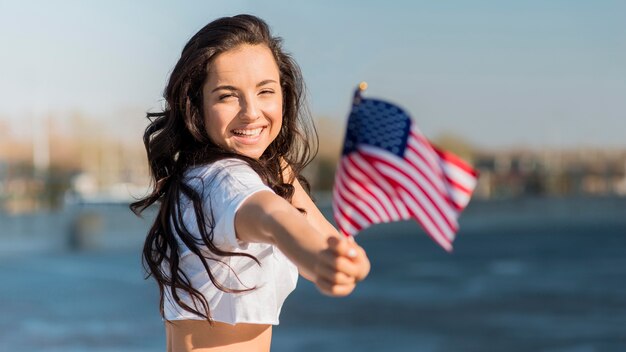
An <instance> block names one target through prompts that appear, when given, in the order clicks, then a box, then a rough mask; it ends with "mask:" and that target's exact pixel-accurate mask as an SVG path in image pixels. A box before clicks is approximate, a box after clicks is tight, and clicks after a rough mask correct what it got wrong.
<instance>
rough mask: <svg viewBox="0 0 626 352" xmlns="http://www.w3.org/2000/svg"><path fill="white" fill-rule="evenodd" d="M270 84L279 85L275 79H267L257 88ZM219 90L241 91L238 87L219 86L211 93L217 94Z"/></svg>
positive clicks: (258, 84)
mask: <svg viewBox="0 0 626 352" xmlns="http://www.w3.org/2000/svg"><path fill="white" fill-rule="evenodd" d="M270 83H276V84H278V82H276V81H275V80H273V79H266V80H263V81H261V82H259V83H257V85H256V87H257V88H259V87H262V86H264V85H266V84H270ZM218 90H230V91H237V90H239V89H237V88H236V87H234V86H229V85H223V86H217V87H215V88H214V89H213V90H212V91H211V93H215V92H217V91H218Z"/></svg>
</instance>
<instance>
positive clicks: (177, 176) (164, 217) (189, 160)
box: [130, 15, 317, 322]
mask: <svg viewBox="0 0 626 352" xmlns="http://www.w3.org/2000/svg"><path fill="white" fill-rule="evenodd" d="M243 44H250V45H265V46H267V47H268V48H269V49H270V50H271V52H272V54H273V56H274V59H275V60H276V63H277V65H278V68H279V75H280V85H281V88H282V94H283V111H282V113H283V119H282V126H281V129H280V132H279V134H278V136H277V137H276V139H275V140H274V141H273V142H272V143H271V144H270V145H269V146H268V148H267V149H266V150H265V152H264V153H263V154H262V155H261V157H260V158H259V159H258V160H256V159H252V158H249V157H246V156H243V155H238V154H235V153H233V152H230V151H228V150H225V149H223V148H221V147H220V146H218V145H217V144H216V143H213V142H212V141H211V140H210V138H209V136H208V134H207V132H206V130H205V126H204V116H203V108H202V104H203V96H202V86H203V85H204V83H205V81H206V79H207V76H208V70H209V68H210V66H211V63H212V61H213V60H214V59H215V57H217V56H218V55H219V54H221V53H224V52H226V51H229V50H232V49H235V48H237V47H238V46H240V45H243ZM281 45H282V40H281V38H279V37H276V36H272V34H271V33H270V30H269V27H268V25H267V24H266V23H265V22H264V21H263V20H261V19H260V18H258V17H255V16H251V15H237V16H234V17H223V18H219V19H217V20H215V21H213V22H211V23H209V24H207V25H206V26H205V27H204V28H202V29H200V31H198V33H196V34H195V35H194V36H193V37H191V39H190V40H189V42H188V43H187V44H186V45H185V47H184V48H183V51H182V54H181V56H180V59H179V60H178V62H177V63H176V66H175V67H174V69H173V71H172V73H171V75H170V78H169V81H168V84H167V86H166V88H165V91H164V98H165V103H164V109H163V111H161V112H157V113H148V114H147V117H148V119H149V121H150V123H149V125H148V127H147V128H146V130H145V132H144V135H143V142H144V145H145V148H146V152H147V156H148V162H149V165H150V173H151V180H152V186H151V192H150V193H149V194H148V195H147V196H145V197H144V198H142V199H139V200H138V201H136V202H134V203H132V204H131V205H130V208H131V210H132V211H133V212H134V213H135V214H137V215H140V214H141V213H142V212H143V211H144V210H145V209H146V208H148V207H150V206H151V205H153V204H155V203H158V205H159V209H158V213H157V216H156V218H155V221H154V223H153V224H152V226H151V228H150V230H149V231H148V234H147V236H146V241H145V244H144V247H143V264H144V268H145V269H146V272H147V277H146V278H148V277H150V276H152V277H153V278H154V279H155V280H156V282H157V284H158V287H159V293H160V311H161V315H162V316H163V317H164V308H163V307H164V306H163V303H164V299H165V289H166V286H167V287H170V288H171V292H172V299H173V300H174V301H175V302H176V303H177V304H178V305H180V306H181V307H182V308H183V309H185V310H187V311H189V312H192V313H194V314H197V315H199V316H202V317H203V318H205V319H206V320H207V321H209V322H211V315H210V311H209V305H208V302H207V300H206V298H205V297H204V296H203V295H202V293H201V292H200V291H198V290H197V289H196V288H195V287H192V285H191V282H190V280H189V278H188V277H187V276H186V274H185V272H184V271H182V270H181V269H180V257H179V249H180V248H179V244H178V241H177V237H178V238H180V240H181V241H182V242H183V243H184V244H185V245H186V246H187V247H188V248H189V249H190V250H191V252H193V253H194V254H195V255H197V256H198V257H199V258H200V259H201V262H202V264H203V266H204V268H205V270H206V271H207V273H208V276H209V278H210V280H211V282H212V283H213V284H214V285H215V286H216V287H217V288H218V289H220V290H222V291H224V292H231V293H236V292H242V291H245V290H235V289H231V288H229V287H225V286H224V285H223V284H222V283H221V282H218V280H217V279H216V278H215V276H214V275H213V273H211V270H210V267H209V265H208V260H214V259H211V258H207V257H206V256H205V255H203V254H202V252H203V250H206V249H208V250H209V251H210V252H211V253H213V254H215V255H217V256H222V257H228V256H245V257H249V258H250V259H251V260H254V261H255V262H256V263H257V264H258V263H259V261H258V260H257V259H256V258H255V257H254V256H252V255H250V254H247V253H234V252H228V251H223V250H221V249H220V248H218V247H216V246H215V245H214V244H213V242H212V238H213V226H212V224H213V223H214V221H213V220H212V219H211V218H212V217H211V215H210V214H211V209H204V207H203V205H202V194H199V193H198V192H197V191H195V190H194V189H193V188H192V187H191V186H190V185H189V184H188V183H187V182H186V181H185V179H184V175H185V171H186V170H188V169H189V168H192V167H194V166H199V165H206V164H210V163H212V162H215V161H217V160H221V159H224V158H238V159H242V160H244V161H245V162H247V163H248V164H249V165H250V166H251V167H252V168H253V169H254V170H255V171H256V172H257V173H258V174H259V176H260V177H261V179H262V180H263V182H264V183H266V184H267V185H268V186H269V187H270V188H272V189H273V190H274V191H275V192H276V194H278V195H279V196H281V197H283V198H285V199H286V200H288V201H291V198H292V196H293V192H294V188H293V186H292V185H291V183H292V182H293V180H294V178H297V179H299V180H300V181H301V182H302V183H303V185H304V186H305V188H306V189H307V191H308V183H307V182H306V180H305V179H304V177H302V175H301V172H302V170H303V169H304V167H305V166H306V165H307V164H308V163H309V162H310V161H311V159H312V158H313V157H314V155H315V153H316V151H317V134H316V131H315V128H314V126H313V124H312V120H311V116H310V113H309V111H308V109H307V107H306V104H305V102H304V96H305V92H304V82H303V79H302V74H301V71H300V68H299V67H298V65H297V64H296V62H295V61H294V60H293V59H292V58H291V56H289V55H288V54H287V53H285V52H284V51H283V49H282V46H281ZM309 136H313V137H314V138H313V140H309ZM287 165H288V166H290V167H291V170H292V172H291V177H289V179H285V177H284V171H285V167H287ZM181 196H184V197H186V198H187V199H189V200H190V202H191V205H192V206H193V211H194V213H195V215H196V220H197V225H198V226H197V229H199V234H198V233H195V234H194V233H192V232H190V231H189V230H188V229H187V227H186V226H185V224H184V222H183V216H182V215H183V214H182V208H183V207H182V206H180V205H181V204H180V202H181V198H182V197H181ZM198 238H199V239H200V240H198ZM164 264H165V265H164ZM252 289H254V288H252ZM180 291H183V292H186V293H187V294H188V295H189V296H190V297H191V298H192V300H193V302H194V304H193V306H190V305H188V304H185V303H184V302H183V301H182V300H181V299H180V296H179V293H178V292H180Z"/></svg>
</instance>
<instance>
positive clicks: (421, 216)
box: [398, 190, 452, 251]
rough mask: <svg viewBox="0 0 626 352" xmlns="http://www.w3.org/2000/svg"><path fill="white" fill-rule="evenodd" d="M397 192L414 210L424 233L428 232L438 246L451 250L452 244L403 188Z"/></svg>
mask: <svg viewBox="0 0 626 352" xmlns="http://www.w3.org/2000/svg"><path fill="white" fill-rule="evenodd" d="M398 193H400V196H401V197H402V199H403V200H404V201H405V202H406V203H407V204H410V205H411V208H412V209H414V210H415V212H416V217H417V220H418V221H419V223H420V224H421V225H422V226H423V227H424V230H426V233H428V235H429V236H430V237H431V238H432V239H433V240H434V241H435V242H437V243H438V244H439V245H440V246H442V247H443V248H444V249H445V250H447V251H450V250H452V245H451V244H450V242H449V241H448V240H447V239H446V237H445V236H443V235H442V234H441V233H440V232H439V230H438V229H437V227H435V226H434V225H433V223H432V222H431V220H430V219H429V218H428V216H426V214H425V213H424V212H423V210H422V209H421V208H420V207H419V206H418V205H417V204H416V203H415V201H414V200H413V198H412V197H411V196H410V195H409V194H407V193H406V192H405V191H404V190H398Z"/></svg>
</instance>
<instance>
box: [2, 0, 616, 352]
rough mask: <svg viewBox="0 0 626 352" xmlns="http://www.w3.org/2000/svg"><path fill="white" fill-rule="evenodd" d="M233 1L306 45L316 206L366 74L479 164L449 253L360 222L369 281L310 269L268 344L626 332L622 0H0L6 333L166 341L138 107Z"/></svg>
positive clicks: (55, 346)
mask: <svg viewBox="0 0 626 352" xmlns="http://www.w3.org/2000/svg"><path fill="white" fill-rule="evenodd" d="M238 13H251V14H255V15H258V16H260V17H262V18H264V19H265V20H266V21H267V22H268V23H269V24H270V25H271V27H272V29H273V32H274V33H275V34H277V35H279V36H281V37H282V38H283V39H284V46H285V48H286V49H287V51H289V52H290V53H291V54H292V55H293V56H294V58H295V59H296V61H297V62H298V63H299V64H300V66H301V68H302V71H303V74H304V78H305V80H306V83H307V88H308V99H309V105H310V108H311V112H312V115H313V116H314V118H315V121H316V124H317V127H318V133H319V137H320V151H319V154H318V157H317V158H316V160H315V162H314V163H313V164H312V165H311V166H310V167H309V168H308V170H307V173H308V176H309V179H310V180H311V182H312V184H313V188H314V190H315V194H316V198H317V200H318V204H319V205H320V207H321V208H322V209H323V210H324V211H325V213H326V214H330V203H329V196H328V195H329V191H330V190H331V189H332V183H333V175H334V169H335V166H336V164H337V160H338V158H339V155H340V149H341V144H342V142H343V133H344V130H345V122H346V118H347V115H348V112H349V109H350V104H351V96H352V94H353V90H354V88H355V86H356V85H357V84H358V83H359V82H360V81H367V82H368V84H369V88H368V90H367V92H366V93H365V94H366V96H370V97H376V98H381V99H386V100H389V101H392V102H394V103H397V104H399V105H401V106H403V107H404V108H405V109H406V110H407V111H409V112H410V113H411V114H412V117H413V119H414V120H415V121H416V122H417V123H418V125H419V126H420V128H421V129H422V131H423V132H424V134H425V135H426V136H428V137H429V138H430V139H431V141H433V142H434V143H435V144H437V145H439V146H440V147H443V148H444V149H448V150H451V151H453V152H455V153H457V154H459V155H460V156H461V157H463V158H464V159H466V160H468V161H469V162H470V163H472V164H473V165H475V166H476V167H477V168H478V169H479V171H480V179H479V184H478V187H477V189H476V191H475V195H474V197H473V200H472V202H471V203H470V205H469V206H468V208H467V210H466V211H465V213H464V214H463V215H462V216H461V219H460V224H461V231H460V234H459V237H458V239H457V241H456V242H455V252H454V253H453V254H452V255H449V254H447V253H444V252H443V251H442V250H441V249H440V248H438V247H437V246H436V245H435V244H434V243H431V242H430V240H429V239H428V238H427V236H425V235H424V233H423V231H422V230H421V229H420V227H419V226H418V225H416V224H415V223H412V222H406V223H397V224H390V225H377V226H374V227H372V228H371V229H369V230H366V231H365V232H364V233H363V234H361V235H360V237H359V238H358V241H360V243H361V244H362V245H363V246H364V247H365V248H366V249H367V250H368V253H369V256H370V259H371V261H372V264H373V269H372V273H371V274H370V277H369V278H368V280H366V281H365V282H363V283H362V285H361V286H360V287H359V289H358V290H357V291H356V292H355V293H354V294H353V295H352V296H350V297H349V298H345V299H341V300H336V299H328V298H325V297H322V296H321V295H320V294H319V293H317V292H316V290H315V288H314V287H312V286H311V285H310V284H308V283H307V282H304V280H300V283H299V288H298V289H297V290H296V292H294V294H293V295H292V296H290V298H289V299H288V300H287V302H286V303H285V307H284V308H283V313H282V315H281V325H280V326H278V327H277V328H276V331H275V333H274V342H273V350H274V351H296V350H297V351H322V350H323V351H339V350H345V349H346V348H356V349H359V350H362V351H380V350H384V351H499V350H508V351H529V350H533V351H575V352H579V351H623V350H624V349H626V216H625V215H626V198H625V197H624V196H626V138H624V137H623V136H624V134H625V132H626V22H625V21H624V20H623V17H624V16H623V15H624V13H626V3H624V2H621V1H610V0H600V1H593V2H591V1H565V0H562V1H556V0H555V1H547V2H546V1H534V0H532V1H524V2H501V1H493V0H485V1H472V2H469V1H446V2H433V1H394V2H393V3H385V2H381V1H343V2H331V1H316V2H300V3H298V2H289V1H278V0H276V1H274V0H270V1H264V2H254V1H228V2H218V1H185V2H173V1H170V2H167V1H157V2H149V1H134V2H124V1H108V2H106V3H105V2H100V3H97V2H84V1H69V0H67V1H58V2H45V1H29V0H26V1H19V2H18V1H8V0H0V48H1V49H0V50H1V55H0V97H1V100H0V279H1V280H2V284H1V285H0V310H1V311H2V314H0V350H23V351H57V350H58V351H83V350H89V351H158V350H164V340H165V338H164V332H163V328H162V322H161V320H160V317H159V315H158V292H157V289H156V285H155V284H154V283H153V282H152V281H150V280H147V281H146V280H144V279H143V276H144V275H145V274H144V272H143V269H142V267H141V258H140V249H141V246H142V243H143V238H144V236H145V233H146V231H147V228H148V226H149V224H150V221H151V217H152V216H153V214H154V210H153V209H151V210H148V211H147V212H146V214H145V215H144V218H143V219H140V218H137V217H135V216H134V215H132V214H131V212H130V211H129V210H128V203H129V202H131V201H132V200H133V199H135V198H138V197H141V196H143V195H145V194H146V192H147V189H148V188H147V187H148V186H149V177H148V169H147V162H146V158H145V151H144V149H143V146H142V143H141V136H142V133H143V129H144V128H145V126H146V122H147V120H146V118H145V114H146V112H148V111H159V109H161V107H162V104H163V102H162V91H163V89H164V87H165V85H166V82H167V78H168V75H169V73H170V72H171V69H172V68H173V66H174V64H175V63H176V60H177V58H178V57H179V56H180V51H181V50H182V47H183V46H184V44H185V43H186V42H187V40H188V39H189V38H190V37H191V36H192V35H193V34H194V33H195V32H196V31H197V30H199V29H200V28H202V27H203V26H204V25H205V24H206V23H208V22H209V21H211V20H213V19H215V18H217V17H221V16H227V15H235V14H238Z"/></svg>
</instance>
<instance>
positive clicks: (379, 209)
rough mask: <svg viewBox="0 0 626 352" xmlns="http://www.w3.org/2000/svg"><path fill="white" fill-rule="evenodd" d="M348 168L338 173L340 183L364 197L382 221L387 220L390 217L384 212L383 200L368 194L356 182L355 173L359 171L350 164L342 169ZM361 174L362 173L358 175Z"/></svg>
mask: <svg viewBox="0 0 626 352" xmlns="http://www.w3.org/2000/svg"><path fill="white" fill-rule="evenodd" d="M344 162H345V163H347V161H345V160H344ZM348 168H349V169H350V172H347V171H344V172H341V173H339V174H338V175H339V177H340V178H341V184H343V185H344V186H346V190H348V189H349V190H350V191H351V192H352V194H354V195H355V196H357V195H358V197H360V198H362V199H364V200H365V201H366V202H367V204H369V205H371V206H372V207H373V208H374V211H375V212H376V214H377V215H378V216H379V217H380V218H381V219H382V222H389V221H390V218H389V216H388V215H387V213H386V212H385V209H384V207H385V204H384V202H381V201H380V200H379V199H378V198H377V197H375V196H373V195H370V194H369V193H368V192H367V191H366V190H365V189H364V188H363V187H362V186H361V185H360V184H359V183H358V182H359V181H358V180H359V176H355V174H359V173H360V172H359V171H358V170H356V169H354V168H353V167H351V166H345V167H344V170H346V169H348ZM360 176H362V175H360ZM350 179H354V180H357V181H351V180H350Z"/></svg>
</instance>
